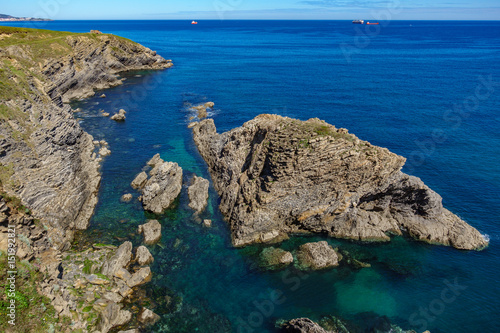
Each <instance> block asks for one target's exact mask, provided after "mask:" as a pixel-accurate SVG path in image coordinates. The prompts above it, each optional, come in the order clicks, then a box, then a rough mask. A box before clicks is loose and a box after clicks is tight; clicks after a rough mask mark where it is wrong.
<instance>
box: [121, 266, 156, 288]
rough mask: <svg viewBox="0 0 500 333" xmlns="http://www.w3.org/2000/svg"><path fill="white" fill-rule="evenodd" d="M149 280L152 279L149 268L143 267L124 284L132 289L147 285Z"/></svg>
mask: <svg viewBox="0 0 500 333" xmlns="http://www.w3.org/2000/svg"><path fill="white" fill-rule="evenodd" d="M151 278H152V273H151V269H150V268H149V267H143V268H141V269H139V270H138V271H137V272H135V273H134V274H132V277H131V278H130V279H129V280H127V281H126V282H127V285H128V286H129V287H130V288H134V287H135V286H140V285H143V284H145V283H148V282H149V281H151Z"/></svg>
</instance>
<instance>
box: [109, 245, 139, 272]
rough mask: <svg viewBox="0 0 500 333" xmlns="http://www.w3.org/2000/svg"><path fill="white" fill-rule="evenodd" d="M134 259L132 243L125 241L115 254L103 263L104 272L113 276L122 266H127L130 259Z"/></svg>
mask: <svg viewBox="0 0 500 333" xmlns="http://www.w3.org/2000/svg"><path fill="white" fill-rule="evenodd" d="M131 259H132V243H131V242H125V243H123V244H122V245H120V247H118V250H116V252H115V254H114V255H113V256H112V257H111V258H110V259H109V260H107V261H106V262H104V264H103V265H102V274H104V275H106V276H108V277H113V276H114V274H115V272H117V271H118V270H120V269H121V268H124V267H126V266H127V265H128V264H129V263H130V260H131Z"/></svg>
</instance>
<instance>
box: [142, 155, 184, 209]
mask: <svg viewBox="0 0 500 333" xmlns="http://www.w3.org/2000/svg"><path fill="white" fill-rule="evenodd" d="M149 175H150V177H151V178H149V180H148V181H147V182H146V184H145V185H144V188H143V190H142V205H143V207H144V209H145V210H147V211H150V212H152V213H155V214H161V213H163V212H164V211H165V210H166V209H167V208H168V207H169V206H170V205H171V204H172V203H173V202H174V200H175V199H176V198H177V197H178V196H179V193H180V192H181V189H182V168H181V167H180V166H179V165H178V164H177V163H174V162H163V163H158V164H156V165H155V167H154V168H153V170H151V171H150V172H149Z"/></svg>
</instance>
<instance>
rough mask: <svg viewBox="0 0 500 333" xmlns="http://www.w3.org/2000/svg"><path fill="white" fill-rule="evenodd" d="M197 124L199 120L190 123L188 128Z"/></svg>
mask: <svg viewBox="0 0 500 333" xmlns="http://www.w3.org/2000/svg"><path fill="white" fill-rule="evenodd" d="M196 124H197V122H191V123H189V124H188V128H193V127H195V126H196Z"/></svg>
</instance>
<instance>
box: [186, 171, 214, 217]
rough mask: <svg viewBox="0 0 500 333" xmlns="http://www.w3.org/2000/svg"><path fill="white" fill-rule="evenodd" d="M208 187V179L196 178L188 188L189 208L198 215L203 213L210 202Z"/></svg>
mask: <svg viewBox="0 0 500 333" xmlns="http://www.w3.org/2000/svg"><path fill="white" fill-rule="evenodd" d="M208 186H209V182H208V180H207V179H205V178H202V177H197V176H194V177H193V180H192V184H191V186H189V188H188V195H189V207H191V208H192V209H193V210H194V211H195V212H196V213H201V212H202V211H203V210H204V209H205V207H206V206H207V200H208Z"/></svg>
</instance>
